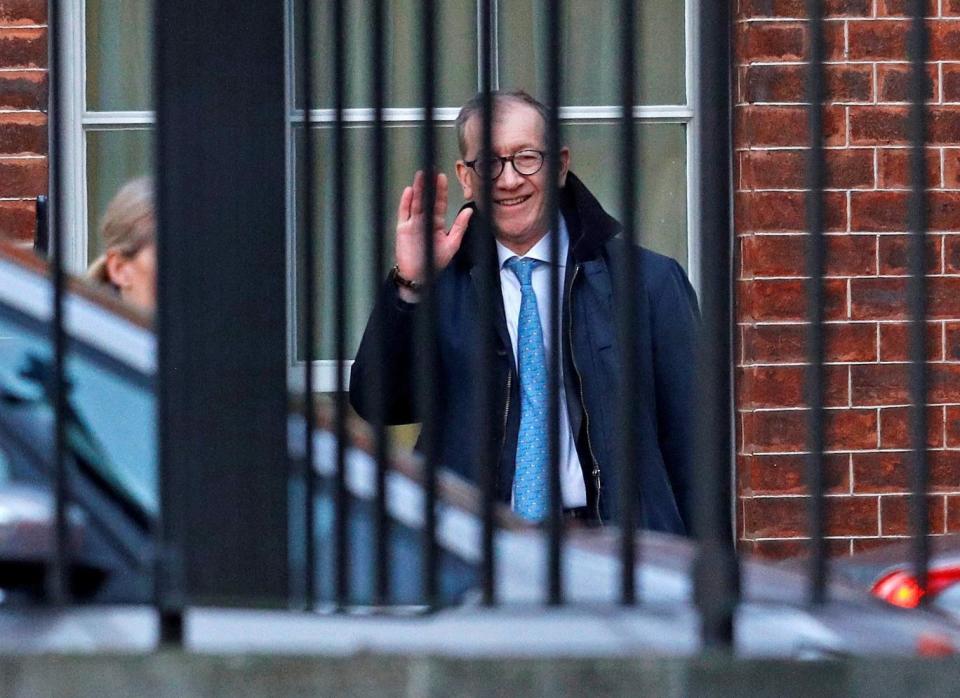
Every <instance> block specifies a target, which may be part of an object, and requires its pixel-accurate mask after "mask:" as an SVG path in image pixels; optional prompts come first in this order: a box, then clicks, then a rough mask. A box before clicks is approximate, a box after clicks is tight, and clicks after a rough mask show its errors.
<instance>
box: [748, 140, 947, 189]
mask: <svg viewBox="0 0 960 698" xmlns="http://www.w3.org/2000/svg"><path fill="white" fill-rule="evenodd" d="M934 152H936V153H939V151H934ZM741 156H742V167H743V169H742V175H741V177H742V188H744V189H805V188H806V187H807V179H806V177H807V151H800V150H749V151H746V152H743V153H741ZM825 161H826V165H827V176H826V183H827V187H828V188H831V189H856V188H873V185H874V181H873V180H874V177H873V149H872V148H856V149H850V150H827V151H825Z"/></svg>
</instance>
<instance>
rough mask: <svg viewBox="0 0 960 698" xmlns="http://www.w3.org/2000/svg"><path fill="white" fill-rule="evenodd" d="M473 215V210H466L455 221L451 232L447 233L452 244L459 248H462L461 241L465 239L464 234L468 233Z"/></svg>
mask: <svg viewBox="0 0 960 698" xmlns="http://www.w3.org/2000/svg"><path fill="white" fill-rule="evenodd" d="M472 215H473V208H465V209H463V210H462V211H461V212H460V213H458V214H457V217H456V218H454V219H453V225H452V226H450V230H449V231H448V232H447V237H449V238H450V242H451V243H452V244H456V245H457V246H458V247H459V246H460V240H461V239H462V238H463V234H464V233H465V232H467V226H468V225H469V224H470V217H471V216H472Z"/></svg>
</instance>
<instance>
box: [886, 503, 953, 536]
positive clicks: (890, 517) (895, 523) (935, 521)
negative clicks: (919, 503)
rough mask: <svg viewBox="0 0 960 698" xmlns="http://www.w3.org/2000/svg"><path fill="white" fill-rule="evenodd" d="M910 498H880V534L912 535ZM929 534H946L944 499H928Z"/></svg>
mask: <svg viewBox="0 0 960 698" xmlns="http://www.w3.org/2000/svg"><path fill="white" fill-rule="evenodd" d="M910 506H911V505H910V497H909V496H908V495H887V496H883V497H880V522H881V524H880V526H881V528H880V533H881V535H884V536H904V535H907V534H909V533H911V525H910V519H911V513H910ZM927 507H928V512H929V513H928V516H929V519H928V520H929V526H930V528H929V532H930V533H944V526H943V521H944V515H943V497H940V496H936V495H933V496H929V497H927Z"/></svg>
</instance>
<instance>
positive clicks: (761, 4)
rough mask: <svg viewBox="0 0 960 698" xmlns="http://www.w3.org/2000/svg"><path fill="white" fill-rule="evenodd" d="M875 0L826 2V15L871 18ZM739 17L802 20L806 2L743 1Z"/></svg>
mask: <svg viewBox="0 0 960 698" xmlns="http://www.w3.org/2000/svg"><path fill="white" fill-rule="evenodd" d="M872 1H873V0H826V2H825V3H824V13H825V14H826V15H827V16H829V17H869V16H870V15H871V14H872V13H873V6H872ZM738 15H739V16H740V17H744V18H751V17H780V18H787V17H791V18H796V19H802V18H804V17H806V16H807V8H806V0H742V2H741V3H740V10H739V13H738Z"/></svg>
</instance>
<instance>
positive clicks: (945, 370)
mask: <svg viewBox="0 0 960 698" xmlns="http://www.w3.org/2000/svg"><path fill="white" fill-rule="evenodd" d="M929 377H930V381H929V382H930V384H929V386H928V393H929V398H928V399H929V401H930V402H935V403H940V404H942V403H948V402H960V364H947V363H937V364H933V365H932V366H930V373H929Z"/></svg>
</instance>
